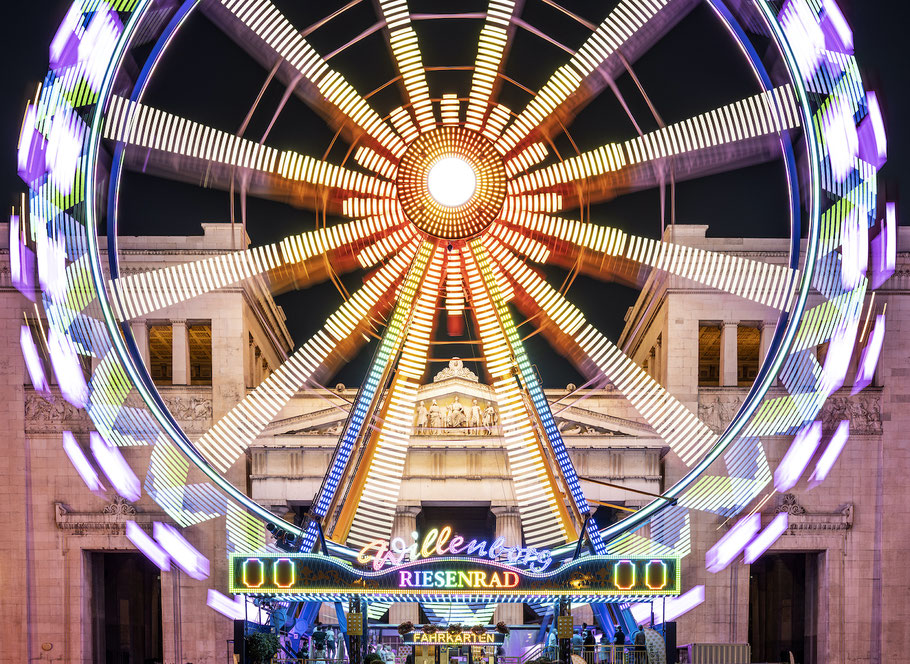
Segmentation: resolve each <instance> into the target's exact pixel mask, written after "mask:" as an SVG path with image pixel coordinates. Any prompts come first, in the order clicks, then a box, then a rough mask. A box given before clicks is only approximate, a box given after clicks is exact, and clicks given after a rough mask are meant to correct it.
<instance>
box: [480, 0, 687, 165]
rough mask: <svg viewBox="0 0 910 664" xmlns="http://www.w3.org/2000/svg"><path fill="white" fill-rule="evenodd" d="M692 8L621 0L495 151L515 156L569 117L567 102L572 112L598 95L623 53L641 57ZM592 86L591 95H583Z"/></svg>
mask: <svg viewBox="0 0 910 664" xmlns="http://www.w3.org/2000/svg"><path fill="white" fill-rule="evenodd" d="M693 4H695V3H694V2H693V0H622V2H620V3H619V5H617V7H616V8H615V9H614V10H613V11H612V12H610V14H609V15H608V16H607V17H606V18H605V19H604V20H603V22H602V23H601V24H600V25H599V26H597V28H596V29H595V30H594V32H593V33H592V34H591V36H590V37H588V39H587V40H586V41H585V42H584V43H583V44H582V45H581V48H579V49H578V51H577V52H576V53H575V54H574V55H573V56H572V58H571V59H570V60H569V62H568V63H567V64H565V65H563V66H562V67H560V68H559V69H557V70H556V72H554V74H553V75H552V76H551V77H550V80H548V81H547V83H546V84H545V85H544V86H543V87H542V88H541V89H540V90H539V91H538V92H537V94H536V95H535V96H534V99H533V100H531V102H530V103H529V104H528V106H527V107H526V108H525V109H524V110H523V111H522V112H521V113H520V114H519V115H518V117H516V118H515V120H514V122H512V124H511V125H510V126H509V127H508V128H507V129H506V130H505V132H503V134H502V136H501V137H500V138H499V140H498V141H497V143H496V147H497V148H498V149H499V150H500V152H502V153H508V152H511V151H512V150H514V149H515V148H516V147H517V146H518V145H519V144H520V143H521V142H522V141H524V140H525V139H527V138H528V137H529V136H530V135H531V134H532V132H534V131H535V130H536V129H538V128H539V127H541V126H542V125H544V126H545V125H548V124H550V123H552V122H554V121H555V120H557V119H558V118H559V117H562V115H564V114H565V113H566V111H562V112H560V111H561V107H562V106H563V105H564V104H567V102H568V108H569V109H571V108H576V107H577V106H578V105H581V104H583V103H584V102H585V100H586V99H587V98H589V96H590V95H591V91H594V92H595V93H596V90H597V89H598V87H597V86H602V85H603V83H604V82H605V79H604V78H603V77H605V76H609V77H613V76H615V72H617V71H619V67H621V62H620V60H619V57H618V55H619V54H618V52H619V50H620V49H622V52H623V54H625V52H626V49H627V48H628V49H630V52H631V53H635V54H640V53H643V52H644V51H646V50H647V49H648V48H649V47H650V46H651V45H652V44H653V43H654V42H655V41H656V40H657V39H658V38H659V37H660V36H661V35H663V34H664V33H665V32H666V30H668V29H669V28H670V27H671V26H672V25H673V24H675V22H676V21H677V20H679V18H680V17H681V16H683V15H684V13H685V12H687V11H688V10H689V9H691V7H692V5H693ZM625 57H627V58H628V57H629V55H626V56H625ZM598 73H599V74H600V75H599V76H596V75H595V74H598ZM594 79H598V80H597V81H594ZM589 81H591V82H592V86H593V87H592V88H591V91H588V90H585V87H586V86H587V85H588V83H589Z"/></svg>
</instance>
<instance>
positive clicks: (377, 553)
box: [357, 526, 553, 572]
mask: <svg viewBox="0 0 910 664" xmlns="http://www.w3.org/2000/svg"><path fill="white" fill-rule="evenodd" d="M414 535H415V537H414V541H413V542H412V543H411V544H407V543H405V540H404V538H401V537H394V538H392V539H391V540H383V539H377V540H373V541H372V542H370V543H369V544H367V545H366V546H365V547H363V548H362V549H361V550H360V552H359V553H358V554H357V562H359V563H360V564H361V565H366V564H367V563H371V564H372V567H373V569H374V570H377V571H378V570H381V569H382V568H383V567H385V566H386V565H389V564H391V565H393V566H397V565H401V564H402V563H404V562H406V561H411V562H414V561H417V560H423V559H426V558H432V557H435V556H446V555H449V556H452V555H455V556H457V555H462V554H463V555H465V556H468V557H476V558H488V559H489V560H500V561H505V562H508V563H509V564H510V565H523V566H525V567H527V568H528V569H529V570H531V571H532V572H543V571H544V570H545V569H547V568H548V567H549V566H550V564H551V563H552V562H553V557H552V555H551V554H550V551H549V550H548V549H536V548H534V547H533V546H529V547H523V546H506V538H505V537H497V538H496V539H495V540H493V543H492V544H491V545H490V546H489V547H487V541H486V540H477V539H472V540H471V541H470V542H468V543H467V544H465V539H464V537H462V536H461V535H455V536H454V537H453V536H452V529H451V528H450V527H449V526H445V527H444V528H443V529H442V530H439V529H437V528H433V529H432V530H430V531H429V532H427V534H426V535H425V536H424V538H423V542H422V543H420V544H419V545H418V542H417V538H416V535H417V534H416V533H414Z"/></svg>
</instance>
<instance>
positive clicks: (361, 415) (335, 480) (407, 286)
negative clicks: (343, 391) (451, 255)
mask: <svg viewBox="0 0 910 664" xmlns="http://www.w3.org/2000/svg"><path fill="white" fill-rule="evenodd" d="M431 251H432V245H431V244H429V243H427V242H421V243H420V248H419V250H418V251H417V252H416V255H415V256H414V260H413V261H412V262H411V264H410V265H409V266H408V267H407V275H406V277H405V282H404V284H403V286H402V288H401V289H399V294H398V297H397V298H396V304H395V308H394V310H393V312H392V317H391V319H390V320H389V323H388V325H387V326H386V330H385V333H384V334H383V335H382V341H380V344H379V348H378V349H377V351H376V355H375V357H374V359H373V363H372V364H371V366H370V370H369V372H368V373H367V376H366V378H365V380H364V382H363V385H362V386H361V388H360V391H359V392H358V394H357V400H356V402H355V403H354V405H353V407H352V408H351V411H350V414H349V415H348V421H347V423H346V424H345V430H344V433H343V434H342V436H341V439H340V440H339V441H338V445H337V446H336V448H335V453H334V455H333V457H332V461H331V462H330V463H329V467H328V469H327V470H326V474H325V477H324V478H323V480H322V484H321V486H320V487H319V491H318V492H317V494H316V500H315V501H314V503H313V507H312V512H313V515H314V516H316V517H317V518H319V519H322V518H324V517H326V516H327V515H328V514H329V513H330V511H331V507H332V505H333V502H334V501H335V500H336V499H337V498H338V496H337V491H338V488H339V485H340V483H341V481H342V479H343V478H344V477H345V472H346V470H347V469H348V464H349V463H350V461H351V454H352V452H353V450H354V445H355V443H356V442H357V441H358V440H359V439H360V437H361V434H362V432H363V427H364V426H365V425H366V424H367V418H368V417H369V416H370V415H371V413H372V412H373V410H374V407H375V405H376V400H377V398H379V396H380V395H381V390H382V388H383V387H384V382H385V381H384V377H386V376H387V375H388V371H389V368H390V363H391V362H393V361H394V358H395V356H396V355H398V351H399V349H400V348H401V344H402V339H403V336H404V334H405V330H406V328H407V325H408V320H409V318H410V317H411V312H412V309H413V303H414V298H415V295H416V293H417V287H418V285H419V284H420V280H421V279H422V277H423V274H424V272H425V270H426V265H427V261H429V259H430V255H431ZM368 444H369V443H368ZM342 507H343V508H344V509H347V510H348V511H347V513H346V514H345V516H344V520H343V521H341V520H340V523H341V524H342V525H341V528H342V529H346V528H347V527H348V523H349V522H350V519H351V518H352V515H353V511H352V510H353V509H355V508H356V503H354V502H350V503H346V505H343V506H342ZM335 530H338V524H336V526H335ZM317 535H318V528H317V524H316V522H315V521H313V522H310V523H309V524H308V525H307V529H306V532H305V535H304V537H303V544H302V546H301V550H303V551H309V550H310V549H312V547H313V545H314V544H315V542H316V537H317ZM339 539H340V538H339Z"/></svg>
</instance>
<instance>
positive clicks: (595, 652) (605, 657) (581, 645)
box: [545, 623, 648, 664]
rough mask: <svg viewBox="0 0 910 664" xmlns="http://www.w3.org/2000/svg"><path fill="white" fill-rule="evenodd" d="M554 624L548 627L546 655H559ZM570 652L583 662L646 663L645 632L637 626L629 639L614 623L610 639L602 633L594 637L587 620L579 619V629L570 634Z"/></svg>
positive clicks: (554, 657)
mask: <svg viewBox="0 0 910 664" xmlns="http://www.w3.org/2000/svg"><path fill="white" fill-rule="evenodd" d="M558 643H559V641H558V639H557V634H556V627H555V626H553V627H551V628H550V630H549V632H548V633H547V647H546V650H545V656H546V657H547V659H551V660H554V661H555V660H557V659H559V652H558V650H559V646H558ZM572 654H574V655H578V656H580V657H583V658H584V660H585V662H586V664H647V662H648V655H647V649H646V646H645V632H644V629H642V627H641V626H639V628H638V630H637V631H636V632H635V633H634V634H633V635H632V640H631V642H629V641H628V640H627V637H626V633H625V632H624V631H623V630H622V627H619V626H618V625H617V626H616V629H615V632H614V635H613V640H612V642H611V641H610V639H608V638H607V635H606V633H602V634H601V635H600V639H598V638H597V637H596V636H595V634H594V629H593V628H589V627H588V624H587V623H582V625H581V629H580V630H577V631H575V632H573V634H572Z"/></svg>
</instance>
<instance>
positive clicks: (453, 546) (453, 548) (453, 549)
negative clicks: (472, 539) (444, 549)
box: [449, 535, 464, 554]
mask: <svg viewBox="0 0 910 664" xmlns="http://www.w3.org/2000/svg"><path fill="white" fill-rule="evenodd" d="M462 544H464V537H462V536H461V535H455V537H453V538H452V541H451V542H449V553H452V554H459V553H461V552H462V551H464V548H463V547H462V546H461V545H462Z"/></svg>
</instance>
